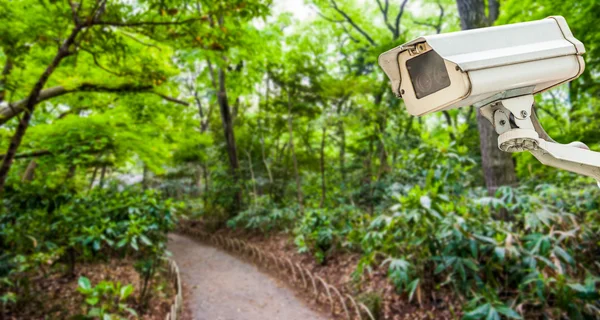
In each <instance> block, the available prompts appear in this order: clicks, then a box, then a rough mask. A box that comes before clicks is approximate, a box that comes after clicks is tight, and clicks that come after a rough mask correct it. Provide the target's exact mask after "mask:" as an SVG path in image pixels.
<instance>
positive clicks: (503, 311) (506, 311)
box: [496, 306, 522, 319]
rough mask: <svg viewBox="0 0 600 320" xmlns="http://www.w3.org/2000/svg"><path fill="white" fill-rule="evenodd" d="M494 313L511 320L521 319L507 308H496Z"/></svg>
mask: <svg viewBox="0 0 600 320" xmlns="http://www.w3.org/2000/svg"><path fill="white" fill-rule="evenodd" d="M496 311H498V312H499V313H501V314H503V315H505V316H507V317H508V318H511V319H522V318H521V315H519V314H518V313H517V312H516V311H515V310H513V309H511V308H509V307H507V306H497V307H496Z"/></svg>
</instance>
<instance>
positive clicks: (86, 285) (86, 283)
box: [77, 276, 92, 290]
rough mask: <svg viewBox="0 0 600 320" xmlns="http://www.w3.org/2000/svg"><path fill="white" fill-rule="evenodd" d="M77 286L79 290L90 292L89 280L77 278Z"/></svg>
mask: <svg viewBox="0 0 600 320" xmlns="http://www.w3.org/2000/svg"><path fill="white" fill-rule="evenodd" d="M77 284H78V285H79V288H81V289H83V290H90V289H91V288H92V284H91V283H90V279H88V278H86V277H83V276H82V277H79V280H78V281H77Z"/></svg>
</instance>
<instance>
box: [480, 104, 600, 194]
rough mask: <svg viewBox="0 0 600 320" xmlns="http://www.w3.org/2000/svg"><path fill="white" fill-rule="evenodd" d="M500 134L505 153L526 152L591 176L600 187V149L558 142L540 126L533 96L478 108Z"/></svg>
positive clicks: (581, 144)
mask: <svg viewBox="0 0 600 320" xmlns="http://www.w3.org/2000/svg"><path fill="white" fill-rule="evenodd" d="M479 111H480V112H481V115H482V116H483V117H484V118H486V119H487V120H489V121H490V122H491V123H492V125H493V126H494V129H495V130H496V132H497V133H498V134H499V136H498V147H499V148H500V150H502V151H505V152H523V151H529V152H530V153H531V154H533V156H534V157H536V158H537V159H538V160H539V161H540V162H541V163H543V164H545V165H548V166H552V167H555V168H559V169H564V170H567V171H571V172H575V173H578V174H581V175H585V176H588V177H592V178H594V179H596V180H597V181H598V186H600V152H594V151H591V150H590V148H588V146H586V145H585V144H584V143H582V142H579V141H575V142H571V143H569V144H560V143H557V142H556V141H554V140H553V139H552V138H551V137H550V136H549V135H548V134H547V133H546V131H545V130H544V128H542V125H541V124H540V122H539V120H538V118H537V116H536V114H535V107H534V100H533V95H524V96H519V97H515V98H509V99H503V100H499V101H495V102H493V103H490V104H488V105H486V106H483V107H481V108H480V110H479Z"/></svg>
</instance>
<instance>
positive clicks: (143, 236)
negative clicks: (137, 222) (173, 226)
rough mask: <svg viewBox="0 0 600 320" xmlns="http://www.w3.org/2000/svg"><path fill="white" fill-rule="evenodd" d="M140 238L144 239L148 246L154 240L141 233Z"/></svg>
mask: <svg viewBox="0 0 600 320" xmlns="http://www.w3.org/2000/svg"><path fill="white" fill-rule="evenodd" d="M140 240H142V242H143V243H144V244H145V245H147V246H151V245H152V241H150V239H148V237H146V236H145V235H143V234H142V235H140Z"/></svg>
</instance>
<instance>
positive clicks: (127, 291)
mask: <svg viewBox="0 0 600 320" xmlns="http://www.w3.org/2000/svg"><path fill="white" fill-rule="evenodd" d="M132 292H133V286H132V285H126V286H124V287H122V288H121V292H120V296H121V300H125V299H127V297H129V296H130V295H131V293H132Z"/></svg>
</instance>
